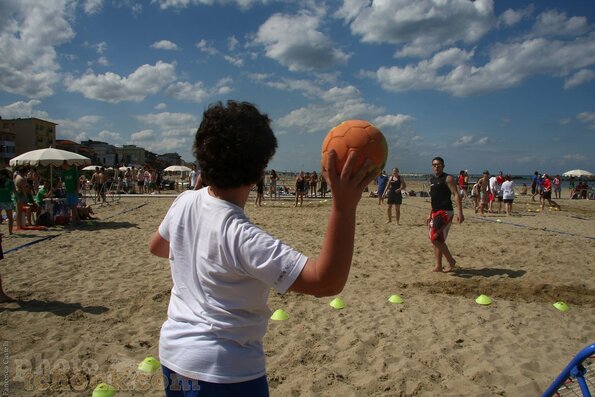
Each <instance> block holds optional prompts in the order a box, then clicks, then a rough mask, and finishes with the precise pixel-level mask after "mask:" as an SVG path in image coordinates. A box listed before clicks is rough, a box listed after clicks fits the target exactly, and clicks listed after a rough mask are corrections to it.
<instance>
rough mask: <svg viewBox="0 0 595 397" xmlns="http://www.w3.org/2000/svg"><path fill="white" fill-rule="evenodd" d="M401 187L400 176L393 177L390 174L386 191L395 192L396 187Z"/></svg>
mask: <svg viewBox="0 0 595 397" xmlns="http://www.w3.org/2000/svg"><path fill="white" fill-rule="evenodd" d="M400 188H401V178H398V179H393V177H392V176H391V177H390V179H389V181H388V191H389V192H391V193H396V192H397V189H400Z"/></svg>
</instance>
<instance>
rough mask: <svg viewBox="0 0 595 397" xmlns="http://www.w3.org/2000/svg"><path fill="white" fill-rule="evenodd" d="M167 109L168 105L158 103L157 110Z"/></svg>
mask: <svg viewBox="0 0 595 397" xmlns="http://www.w3.org/2000/svg"><path fill="white" fill-rule="evenodd" d="M166 107H167V105H166V104H165V103H163V102H160V103H158V104H157V105H155V110H163V109H165V108H166Z"/></svg>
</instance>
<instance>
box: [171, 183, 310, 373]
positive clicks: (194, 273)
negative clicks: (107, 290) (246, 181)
mask: <svg viewBox="0 0 595 397" xmlns="http://www.w3.org/2000/svg"><path fill="white" fill-rule="evenodd" d="M159 234H160V235H161V237H163V238H164V239H166V240H168V241H169V249H170V253H169V260H170V266H171V274H172V279H173V284H174V285H173V288H172V291H171V298H170V302H169V308H168V312H167V316H168V319H167V320H166V321H165V323H164V324H163V326H162V328H161V337H160V340H159V356H160V360H161V362H162V363H163V365H165V366H167V367H168V368H170V369H171V370H173V371H175V372H177V373H179V374H182V375H184V376H187V377H189V378H192V379H200V380H204V381H207V382H213V383H236V382H244V381H248V380H253V379H256V378H259V377H261V376H263V375H265V357H264V351H263V347H262V339H263V337H264V334H265V332H266V329H267V324H268V319H269V317H270V315H271V311H270V309H269V308H268V306H267V300H268V296H269V292H270V289H271V288H273V287H274V288H275V289H276V290H277V292H279V293H284V292H285V291H287V289H288V288H289V287H290V286H291V284H293V282H294V281H295V280H296V279H297V277H298V276H299V274H300V273H301V271H302V269H303V267H304V265H305V264H306V261H307V259H308V258H307V257H306V256H304V255H302V254H301V253H299V252H297V251H296V250H294V249H293V248H291V247H289V246H287V245H285V244H283V243H282V242H281V241H280V240H277V239H274V238H273V237H271V236H270V235H269V234H267V233H265V232H264V231H262V230H261V229H259V228H258V227H256V226H255V225H254V224H252V223H251V222H250V220H249V219H248V217H247V216H246V215H245V213H244V210H243V209H242V208H240V207H238V206H236V205H234V204H232V203H229V202H227V201H224V200H220V199H218V198H215V197H212V196H210V195H209V193H208V188H203V189H200V190H188V191H185V192H184V193H182V194H180V195H179V196H178V198H177V199H176V200H175V201H174V203H173V204H172V206H171V207H170V209H169V211H168V212H167V214H166V216H165V218H164V219H163V221H162V223H161V225H160V226H159Z"/></svg>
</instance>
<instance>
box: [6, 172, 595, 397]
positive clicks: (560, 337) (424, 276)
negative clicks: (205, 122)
mask: <svg viewBox="0 0 595 397" xmlns="http://www.w3.org/2000/svg"><path fill="white" fill-rule="evenodd" d="M412 185H415V184H410V186H409V187H408V189H411V188H414V189H415V186H412ZM418 188H419V186H418ZM173 197H174V196H173V195H170V196H169V197H122V198H121V199H120V200H119V201H111V202H110V205H107V206H102V207H98V206H94V208H95V212H96V214H97V215H98V217H99V218H100V220H98V221H94V222H89V221H87V222H85V224H84V225H82V226H81V227H79V228H64V227H54V228H50V229H49V230H47V231H27V232H22V233H19V234H15V235H13V236H8V235H7V226H6V223H4V224H3V225H1V226H0V228H1V229H0V230H1V231H2V232H3V233H4V234H5V236H4V241H3V248H4V251H5V253H6V254H5V258H4V260H2V261H0V273H1V274H2V277H3V281H4V289H5V290H6V292H7V293H8V294H10V295H12V296H13V297H14V298H16V299H17V302H13V303H4V304H0V343H2V359H3V360H1V362H2V364H1V365H2V369H3V374H4V375H3V376H4V377H5V378H4V379H8V382H5V384H4V385H3V387H5V388H4V389H3V392H4V391H7V392H8V393H7V395H10V396H48V395H52V396H90V395H91V393H92V390H93V388H94V387H95V385H96V384H97V383H99V382H100V381H107V382H108V383H110V384H113V385H115V386H116V388H118V389H119V392H118V394H117V396H162V395H163V392H162V391H161V389H160V378H159V376H157V375H154V376H150V375H143V374H141V373H139V372H137V371H136V368H137V366H138V364H139V363H140V362H141V361H142V360H143V359H144V358H145V357H147V356H155V357H157V354H158V337H159V328H160V326H161V324H162V322H163V321H164V320H165V317H166V309H167V304H168V299H169V290H170V288H171V279H170V275H169V265H168V262H167V260H164V259H161V258H157V257H154V256H152V255H151V254H150V253H149V252H148V250H147V242H148V240H149V236H150V235H151V233H152V232H153V231H154V230H155V229H156V228H157V226H158V224H159V223H160V221H161V219H162V217H163V215H164V214H165V212H166V210H167V208H168V207H169V205H170V204H171V202H172V200H173ZM564 197H568V195H567V193H566V192H565V194H564ZM558 202H559V203H560V204H561V205H562V211H555V210H552V209H549V208H547V207H546V211H545V213H536V212H535V209H537V208H538V207H537V204H536V203H534V202H531V200H530V198H528V197H520V198H517V200H516V202H515V204H514V212H515V213H514V215H513V216H512V217H506V216H505V215H503V214H487V215H486V216H484V217H480V216H478V215H476V214H474V213H473V211H472V210H471V209H470V208H466V210H465V214H466V220H465V222H464V223H463V224H461V225H457V224H455V225H453V226H452V228H451V232H450V235H449V239H448V243H449V246H450V249H451V251H452V253H453V255H454V256H455V257H456V258H457V260H458V265H459V266H460V267H461V268H460V270H458V271H456V272H454V273H451V274H443V273H440V274H438V273H433V272H431V269H432V267H433V253H432V251H431V247H430V243H429V241H428V238H427V228H426V226H425V224H424V220H425V217H426V215H427V214H428V211H429V200H428V199H427V198H423V197H408V198H405V199H404V203H403V206H402V208H401V210H402V218H401V225H396V223H394V222H393V223H391V224H385V220H386V206H379V205H378V201H377V199H375V198H370V197H367V196H364V197H363V198H362V200H361V204H360V207H359V208H358V220H357V230H356V247H355V254H354V258H353V266H352V270H351V273H350V276H349V281H348V283H347V286H346V287H345V289H344V291H343V292H342V293H341V294H340V298H341V299H342V300H343V301H344V302H345V304H346V307H345V308H344V309H342V310H336V309H333V308H332V307H331V306H330V305H329V302H330V301H331V300H332V298H315V297H311V296H304V295H300V294H295V293H287V294H285V295H278V294H276V293H274V292H271V295H270V300H269V306H270V308H271V311H273V310H276V309H283V310H285V311H286V312H287V314H288V316H289V319H288V320H286V321H271V322H270V324H269V330H268V333H267V335H266V337H265V340H264V343H265V349H266V355H267V374H268V379H269V385H270V391H271V395H272V396H342V397H347V396H435V395H441V396H530V395H539V394H540V393H541V392H543V390H545V388H546V387H547V386H548V385H549V384H550V383H551V382H552V381H553V379H554V378H555V377H556V376H557V374H558V373H559V372H560V370H562V368H563V367H564V366H565V365H566V364H567V363H568V361H569V360H570V358H571V357H572V356H573V355H574V354H576V352H578V351H579V350H580V349H581V348H583V347H584V346H586V345H587V344H589V343H592V342H593V341H594V340H593V338H594V336H595V332H594V331H595V327H594V326H593V324H595V266H594V259H593V258H595V201H584V200H579V201H571V200H568V199H561V200H558ZM330 205H331V200H330V199H327V200H326V201H324V200H321V199H308V200H306V202H305V204H304V206H303V207H302V208H295V207H294V206H293V202H292V201H291V200H279V201H270V200H265V205H264V206H262V207H254V206H253V205H252V203H251V202H250V203H249V205H248V206H247V207H246V212H247V213H248V215H249V216H250V217H251V219H252V220H253V221H254V222H255V223H256V224H257V225H259V226H261V227H262V228H263V229H265V230H267V231H268V232H270V233H271V234H272V235H274V236H276V237H278V238H280V239H282V240H284V241H285V242H287V243H289V244H291V245H293V246H295V247H296V248H297V249H299V250H301V251H303V252H304V253H305V254H307V255H311V256H316V255H317V254H318V251H319V249H320V245H321V242H322V236H323V234H324V230H325V227H326V218H327V216H328V213H329V209H330ZM529 210H531V211H529ZM498 220H500V222H497V221H498ZM46 237H51V238H47V239H45V240H42V239H43V238H46ZM28 243H31V244H30V245H26V244H28ZM23 245H26V246H23ZM19 247H21V248H20V249H17V250H13V251H10V252H8V251H9V250H11V249H15V248H19ZM393 294H397V295H399V296H400V297H401V298H402V299H403V303H402V304H392V303H389V302H388V298H389V297H390V296H391V295H393ZM480 294H486V295H488V296H489V297H490V298H491V299H492V304H491V305H489V306H482V305H478V304H476V303H475V298H476V297H477V296H479V295H480ZM559 300H561V301H564V302H566V303H567V304H568V305H569V307H570V310H569V311H568V312H566V313H563V312H560V311H558V310H556V309H555V308H554V307H553V305H552V304H553V303H554V302H556V301H559Z"/></svg>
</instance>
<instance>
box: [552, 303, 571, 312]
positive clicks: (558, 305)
mask: <svg viewBox="0 0 595 397" xmlns="http://www.w3.org/2000/svg"><path fill="white" fill-rule="evenodd" d="M554 307H555V308H556V309H558V310H560V311H561V312H567V311H568V310H570V308H569V307H568V305H567V304H566V303H564V302H562V301H558V302H556V303H554Z"/></svg>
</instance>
